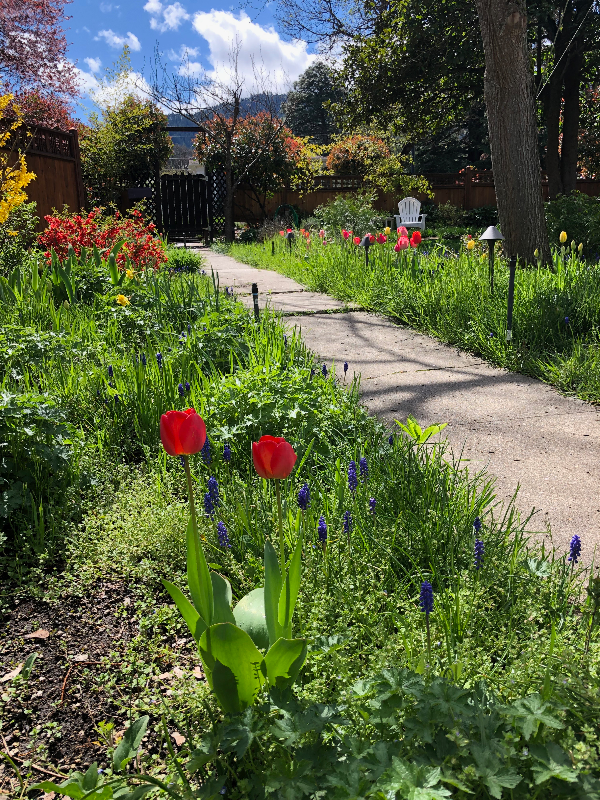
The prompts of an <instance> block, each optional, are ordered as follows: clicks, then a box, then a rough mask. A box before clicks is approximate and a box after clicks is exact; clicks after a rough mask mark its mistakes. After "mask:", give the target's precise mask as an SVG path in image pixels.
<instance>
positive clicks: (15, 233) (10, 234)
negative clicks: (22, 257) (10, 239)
mask: <svg viewBox="0 0 600 800" xmlns="http://www.w3.org/2000/svg"><path fill="white" fill-rule="evenodd" d="M6 232H7V233H8V235H9V236H18V235H19V231H6Z"/></svg>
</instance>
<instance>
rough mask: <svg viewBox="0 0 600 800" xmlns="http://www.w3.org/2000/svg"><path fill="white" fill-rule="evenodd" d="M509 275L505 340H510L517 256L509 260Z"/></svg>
mask: <svg viewBox="0 0 600 800" xmlns="http://www.w3.org/2000/svg"><path fill="white" fill-rule="evenodd" d="M509 268H510V275H509V278H508V308H507V315H506V341H507V342H511V341H512V320H513V305H514V302H515V272H516V271H517V258H516V256H513V257H512V258H511V260H510V265H509Z"/></svg>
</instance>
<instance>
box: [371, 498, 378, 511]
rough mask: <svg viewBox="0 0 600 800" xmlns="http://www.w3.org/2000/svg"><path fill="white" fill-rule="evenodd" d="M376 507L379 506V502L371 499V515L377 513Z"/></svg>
mask: <svg viewBox="0 0 600 800" xmlns="http://www.w3.org/2000/svg"><path fill="white" fill-rule="evenodd" d="M376 505H377V500H375V498H374V497H371V499H370V500H369V511H370V512H371V514H374V513H375V506H376Z"/></svg>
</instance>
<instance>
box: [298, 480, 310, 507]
mask: <svg viewBox="0 0 600 800" xmlns="http://www.w3.org/2000/svg"><path fill="white" fill-rule="evenodd" d="M309 505H310V489H309V488H308V483H305V484H304V486H303V487H302V488H301V489H300V491H299V492H298V507H299V508H300V510H301V511H306V509H307V508H308V507H309Z"/></svg>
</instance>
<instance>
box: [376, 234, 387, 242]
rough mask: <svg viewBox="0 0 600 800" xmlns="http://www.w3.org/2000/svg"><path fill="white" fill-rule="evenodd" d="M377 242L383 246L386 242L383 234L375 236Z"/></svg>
mask: <svg viewBox="0 0 600 800" xmlns="http://www.w3.org/2000/svg"><path fill="white" fill-rule="evenodd" d="M377 241H378V242H379V244H385V243H386V242H387V237H386V236H385V235H384V234H383V233H379V234H377Z"/></svg>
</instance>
